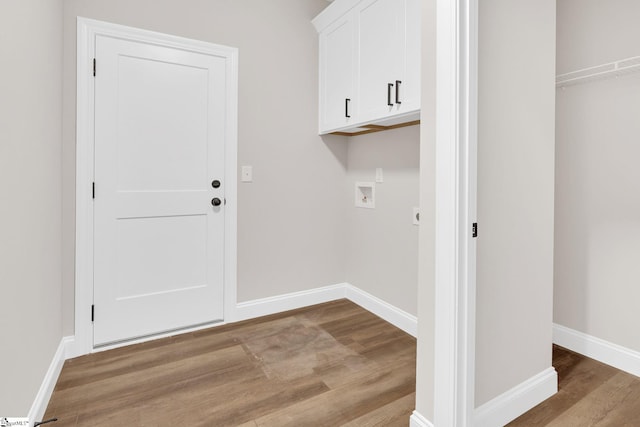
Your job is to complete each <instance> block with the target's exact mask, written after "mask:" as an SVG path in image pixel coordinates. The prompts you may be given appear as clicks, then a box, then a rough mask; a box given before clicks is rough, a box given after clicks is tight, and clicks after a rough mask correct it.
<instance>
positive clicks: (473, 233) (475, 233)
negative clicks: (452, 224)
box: [471, 222, 478, 237]
mask: <svg viewBox="0 0 640 427" xmlns="http://www.w3.org/2000/svg"><path fill="white" fill-rule="evenodd" d="M471 237H478V223H477V222H474V223H473V225H471Z"/></svg>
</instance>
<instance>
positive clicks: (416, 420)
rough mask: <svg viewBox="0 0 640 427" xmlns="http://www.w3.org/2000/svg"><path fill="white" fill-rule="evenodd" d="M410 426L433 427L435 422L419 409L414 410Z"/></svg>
mask: <svg viewBox="0 0 640 427" xmlns="http://www.w3.org/2000/svg"><path fill="white" fill-rule="evenodd" d="M409 427H433V424H432V423H431V421H429V420H428V419H426V418H425V417H423V416H422V414H420V413H419V412H418V411H413V414H411V418H409Z"/></svg>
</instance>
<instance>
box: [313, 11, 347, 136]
mask: <svg viewBox="0 0 640 427" xmlns="http://www.w3.org/2000/svg"><path fill="white" fill-rule="evenodd" d="M355 48H356V32H355V25H354V22H353V20H351V19H347V18H345V17H342V18H340V19H338V20H337V21H335V22H334V23H333V24H331V25H330V26H329V27H327V29H326V31H323V32H322V33H321V34H320V75H321V76H322V79H323V84H321V85H320V99H322V100H323V102H321V103H320V129H338V128H344V127H345V126H349V125H350V124H351V123H352V122H353V120H352V115H353V114H352V112H353V111H355V109H354V108H355V105H354V104H355V99H354V94H355V76H356V74H355V70H356V67H355V65H356V57H355V51H356V50H355Z"/></svg>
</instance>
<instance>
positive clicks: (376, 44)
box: [356, 0, 420, 121]
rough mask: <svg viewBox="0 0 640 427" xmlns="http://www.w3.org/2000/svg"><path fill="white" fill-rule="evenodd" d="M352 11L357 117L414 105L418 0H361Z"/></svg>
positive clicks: (416, 103) (390, 112)
mask: <svg viewBox="0 0 640 427" xmlns="http://www.w3.org/2000/svg"><path fill="white" fill-rule="evenodd" d="M356 15H357V18H356V19H357V25H358V47H359V57H358V70H357V72H358V90H357V97H358V100H359V104H358V106H359V109H358V113H359V117H360V119H361V120H363V121H369V120H376V119H381V118H385V117H390V116H394V115H397V114H402V113H404V112H408V111H415V110H417V109H419V108H420V102H419V81H420V70H419V62H420V47H419V46H420V44H419V43H420V21H419V19H420V9H419V1H416V0H365V1H363V2H362V3H361V4H360V6H359V7H358V8H357V10H356ZM398 82H400V83H398Z"/></svg>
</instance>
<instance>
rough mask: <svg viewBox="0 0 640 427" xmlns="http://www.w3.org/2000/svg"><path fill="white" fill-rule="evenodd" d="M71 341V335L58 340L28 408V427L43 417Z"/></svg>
mask: <svg viewBox="0 0 640 427" xmlns="http://www.w3.org/2000/svg"><path fill="white" fill-rule="evenodd" d="M72 342H73V337H64V338H62V339H61V340H60V344H58V349H57V350H56V352H55V354H54V355H53V359H52V360H51V364H49V369H47V373H46V374H45V376H44V379H43V380H42V384H41V385H40V389H39V390H38V394H36V398H35V399H34V401H33V404H32V405H31V409H30V410H29V415H28V417H29V426H30V427H31V426H33V424H34V423H35V422H36V421H42V417H44V413H45V411H46V410H47V406H48V405H49V399H51V394H52V393H53V389H54V388H55V386H56V382H57V381H58V377H59V376H60V372H61V371H62V366H63V365H64V361H65V360H66V359H67V357H66V356H67V348H68V347H69V345H71V344H72Z"/></svg>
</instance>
